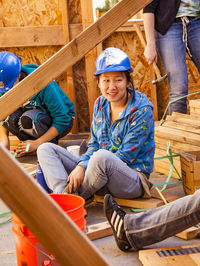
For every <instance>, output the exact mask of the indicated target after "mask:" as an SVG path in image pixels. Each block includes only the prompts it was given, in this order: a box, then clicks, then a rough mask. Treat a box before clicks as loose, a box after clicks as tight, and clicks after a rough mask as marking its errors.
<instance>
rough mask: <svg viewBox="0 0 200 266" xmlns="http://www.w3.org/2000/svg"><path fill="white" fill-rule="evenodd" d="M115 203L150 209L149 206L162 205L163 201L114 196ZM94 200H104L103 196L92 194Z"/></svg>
mask: <svg viewBox="0 0 200 266" xmlns="http://www.w3.org/2000/svg"><path fill="white" fill-rule="evenodd" d="M114 199H115V201H116V202H117V204H119V205H120V206H124V207H131V208H138V209H151V208H157V207H159V206H162V205H163V201H162V200H160V199H154V198H150V199H144V198H140V199H119V198H114ZM94 201H95V202H102V203H103V201H104V199H103V196H99V195H95V196H94Z"/></svg>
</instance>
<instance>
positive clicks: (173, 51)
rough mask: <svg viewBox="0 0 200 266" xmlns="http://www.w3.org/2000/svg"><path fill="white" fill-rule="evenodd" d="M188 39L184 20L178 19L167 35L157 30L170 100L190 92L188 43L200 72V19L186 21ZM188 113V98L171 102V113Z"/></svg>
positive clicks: (158, 44) (157, 39) (157, 41)
mask: <svg viewBox="0 0 200 266" xmlns="http://www.w3.org/2000/svg"><path fill="white" fill-rule="evenodd" d="M185 25H186V29H187V31H186V32H187V35H185V36H186V37H187V41H186V42H184V41H183V24H182V21H181V20H180V21H179V20H178V21H177V20H176V21H175V22H174V23H173V24H172V26H171V27H170V29H169V30H168V32H167V33H166V34H165V35H162V34H160V33H159V32H156V44H157V48H158V52H159V54H160V56H161V59H162V62H163V65H164V68H165V71H166V73H169V76H168V83H169V86H170V89H171V90H170V94H169V100H170V101H173V100H175V99H176V98H178V97H181V96H184V95H187V94H188V73H187V65H186V52H187V49H186V44H187V47H188V49H189V51H190V53H191V56H192V57H191V59H192V61H193V62H194V63H195V65H196V67H197V69H198V71H199V72H200V19H199V18H192V19H190V20H189V23H186V24H185ZM172 112H179V113H187V98H186V97H185V98H183V99H181V100H178V101H177V102H174V103H172V104H170V106H169V113H170V114H172Z"/></svg>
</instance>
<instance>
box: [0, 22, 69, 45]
mask: <svg viewBox="0 0 200 266" xmlns="http://www.w3.org/2000/svg"><path fill="white" fill-rule="evenodd" d="M64 31H65V29H64V27H63V26H62V25H51V26H29V27H0V36H1V38H0V47H1V48H4V47H5V48H8V47H29V46H48V45H65V44H66V39H65V34H64Z"/></svg>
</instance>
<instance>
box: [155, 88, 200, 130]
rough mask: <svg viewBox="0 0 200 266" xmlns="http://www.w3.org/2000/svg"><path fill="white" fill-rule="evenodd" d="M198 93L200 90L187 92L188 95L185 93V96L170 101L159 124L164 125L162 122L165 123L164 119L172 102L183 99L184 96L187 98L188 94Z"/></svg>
mask: <svg viewBox="0 0 200 266" xmlns="http://www.w3.org/2000/svg"><path fill="white" fill-rule="evenodd" d="M197 93H200V91H197V92H193V93H190V94H187V95H184V96H181V97H178V98H176V99H174V100H172V101H170V102H169V103H168V105H167V107H166V109H165V112H164V114H163V116H162V118H161V120H160V124H159V126H162V124H163V122H164V119H165V116H166V113H167V110H168V108H169V106H170V104H171V103H174V102H176V101H178V100H181V99H183V98H185V97H188V96H191V95H195V94H197Z"/></svg>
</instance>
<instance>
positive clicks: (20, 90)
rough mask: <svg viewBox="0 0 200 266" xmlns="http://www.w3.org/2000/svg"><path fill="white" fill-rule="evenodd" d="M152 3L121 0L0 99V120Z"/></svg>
mask: <svg viewBox="0 0 200 266" xmlns="http://www.w3.org/2000/svg"><path fill="white" fill-rule="evenodd" d="M151 1H152V0H134V1H133V0H122V1H120V2H119V3H118V4H116V5H115V6H114V7H113V8H112V9H110V10H109V11H108V12H107V13H106V14H105V15H104V16H103V17H101V18H99V19H98V20H97V21H96V22H95V23H94V24H92V25H91V26H90V27H88V28H86V29H85V30H84V31H83V32H82V33H80V34H79V35H78V36H77V37H76V38H75V39H73V40H72V41H71V42H70V43H68V44H67V45H65V46H64V47H63V48H61V49H60V50H59V51H58V52H57V53H56V54H54V55H53V56H52V57H51V58H49V59H48V60H47V61H46V62H44V63H43V64H42V65H41V66H40V67H39V68H37V69H36V70H35V71H33V72H32V73H31V74H30V75H28V76H27V77H26V78H25V79H23V80H22V81H21V82H20V83H18V84H17V85H16V86H15V87H14V88H13V89H12V90H10V91H8V92H7V93H6V94H5V95H3V96H2V97H1V98H0V121H1V120H3V119H4V118H6V117H7V116H8V115H9V114H11V113H12V112H13V111H15V110H16V109H17V108H18V107H20V106H21V105H22V104H23V103H25V102H26V101H27V100H28V99H30V98H31V97H32V96H33V95H35V94H36V93H38V92H39V91H40V90H41V89H43V88H44V87H46V86H47V85H48V84H49V83H50V82H51V81H53V80H55V79H56V78H57V77H59V76H60V75H61V74H62V73H63V72H64V71H66V70H67V69H68V68H69V67H70V66H72V65H74V64H75V63H76V62H78V61H79V60H80V59H81V58H82V57H83V56H84V55H86V54H87V53H88V52H89V51H90V50H92V49H93V48H94V47H95V46H96V45H97V44H98V43H100V42H102V41H103V40H104V39H105V38H106V37H108V36H109V35H110V34H111V33H112V32H114V31H115V30H116V29H117V28H118V27H119V26H121V25H122V24H123V23H124V22H125V21H127V20H128V19H129V18H130V17H132V16H133V15H134V14H136V13H137V12H138V11H139V10H140V9H142V8H143V7H144V6H146V5H147V4H149V3H150V2H151Z"/></svg>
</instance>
